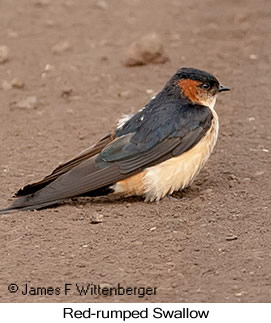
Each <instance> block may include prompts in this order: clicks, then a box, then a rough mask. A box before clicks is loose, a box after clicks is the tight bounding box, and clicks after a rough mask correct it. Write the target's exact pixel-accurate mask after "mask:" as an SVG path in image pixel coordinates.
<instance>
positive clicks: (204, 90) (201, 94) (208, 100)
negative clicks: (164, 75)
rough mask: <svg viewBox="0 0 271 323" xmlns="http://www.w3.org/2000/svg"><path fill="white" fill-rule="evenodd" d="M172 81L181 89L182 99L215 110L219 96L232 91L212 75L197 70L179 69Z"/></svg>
mask: <svg viewBox="0 0 271 323" xmlns="http://www.w3.org/2000/svg"><path fill="white" fill-rule="evenodd" d="M171 81H173V82H174V84H175V86H176V85H177V86H178V87H179V89H180V91H181V96H182V97H185V98H187V99H188V100H189V101H191V102H192V103H195V104H201V105H205V106H208V107H209V108H211V109H213V108H214V105H215V101H216V97H217V94H218V93H219V92H223V91H229V90H230V88H228V87H226V86H223V85H221V84H219V82H218V80H217V79H216V78H215V77H214V76H213V75H212V74H210V73H208V72H205V71H201V70H198V69H195V68H181V69H179V70H178V71H177V73H176V74H175V75H174V76H173V78H172V79H171Z"/></svg>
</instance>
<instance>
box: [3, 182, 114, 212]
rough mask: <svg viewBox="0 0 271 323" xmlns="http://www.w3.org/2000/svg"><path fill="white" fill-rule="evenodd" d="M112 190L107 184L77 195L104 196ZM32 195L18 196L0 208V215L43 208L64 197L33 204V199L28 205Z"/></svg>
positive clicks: (56, 202)
mask: <svg viewBox="0 0 271 323" xmlns="http://www.w3.org/2000/svg"><path fill="white" fill-rule="evenodd" d="M113 192H114V191H113V190H112V189H111V188H110V185H108V186H105V187H102V188H99V189H96V190H93V191H90V192H86V193H83V194H80V195H78V196H77V197H79V196H88V197H97V196H105V195H108V194H110V193H113ZM33 195H34V194H32V195H26V196H22V197H19V198H18V199H17V200H15V201H14V202H13V204H12V205H11V206H10V207H8V208H6V209H2V210H0V215H2V214H10V213H14V212H18V211H31V210H39V209H43V208H45V207H48V206H52V205H55V204H58V203H60V202H63V201H64V199H60V200H53V201H48V202H43V203H39V204H35V200H34V201H33V202H34V203H33V204H32V205H29V201H31V199H32V198H33Z"/></svg>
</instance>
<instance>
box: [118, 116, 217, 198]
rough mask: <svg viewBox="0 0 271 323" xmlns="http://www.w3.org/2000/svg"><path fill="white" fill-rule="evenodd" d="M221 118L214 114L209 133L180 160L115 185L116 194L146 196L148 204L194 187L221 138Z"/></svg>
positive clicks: (158, 166)
mask: <svg viewBox="0 0 271 323" xmlns="http://www.w3.org/2000/svg"><path fill="white" fill-rule="evenodd" d="M218 129H219V123H218V117H217V114H216V112H215V111H213V119H212V124H211V127H210V129H209V130H208V131H207V133H206V134H205V136H204V137H203V138H202V139H201V140H200V141H199V142H198V143H197V144H196V145H195V146H194V147H193V148H191V149H190V150H188V151H186V152H185V153H183V154H181V155H180V156H177V157H173V158H171V159H168V160H166V161H164V162H162V163H160V164H158V165H155V166H152V167H148V168H146V169H145V170H144V171H143V172H141V173H139V174H137V175H133V176H131V177H128V178H127V179H125V180H122V181H119V182H118V183H117V184H115V185H114V189H115V192H116V193H121V194H125V195H144V196H145V198H146V201H158V200H160V199H161V198H163V197H164V196H165V195H167V194H171V193H173V192H174V191H178V190H180V189H183V188H185V187H187V186H188V185H189V184H191V183H192V181H193V180H194V178H195V177H196V175H197V174H198V173H199V171H200V170H201V169H202V167H203V166H204V164H205V163H206V161H207V160H208V158H209V156H210V154H211V153H212V151H213V149H214V146H215V144H216V141H217V136H218Z"/></svg>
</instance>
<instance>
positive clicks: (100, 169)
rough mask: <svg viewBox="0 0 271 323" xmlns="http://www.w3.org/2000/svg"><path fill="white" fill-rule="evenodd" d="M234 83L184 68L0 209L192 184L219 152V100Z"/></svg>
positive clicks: (147, 194) (145, 193)
mask: <svg viewBox="0 0 271 323" xmlns="http://www.w3.org/2000/svg"><path fill="white" fill-rule="evenodd" d="M229 90H230V88H228V87H226V86H224V85H222V84H220V83H219V81H218V80H217V78H216V77H215V76H213V75H212V74H210V73H208V72H206V71H203V70H200V69H196V68H192V67H183V68H180V69H178V70H177V72H176V73H175V74H174V75H173V76H172V77H171V78H170V79H169V80H168V81H167V82H166V84H165V85H164V87H163V88H162V90H161V91H160V92H159V93H158V94H157V95H156V96H154V97H152V98H151V100H150V102H149V103H148V104H146V106H145V107H144V108H142V109H140V110H139V111H138V112H137V113H135V114H130V115H124V116H123V117H122V118H121V119H120V120H119V122H118V124H117V125H116V127H115V129H114V130H113V131H112V132H109V133H108V134H107V135H106V136H104V137H102V139H100V140H99V141H98V142H97V143H96V144H94V145H93V146H91V147H90V148H87V149H86V150H84V151H83V152H81V153H80V154H79V155H77V156H76V157H74V158H73V159H71V160H69V161H68V162H66V163H63V164H60V165H59V166H58V167H57V168H56V169H54V170H53V172H52V173H51V174H49V175H48V176H46V177H44V178H43V179H42V180H40V181H39V182H36V183H32V184H29V185H26V186H25V187H23V188H22V189H20V190H19V191H18V192H17V193H16V194H15V197H16V200H14V202H13V203H12V204H11V205H10V206H9V207H7V208H5V209H2V210H0V214H3V213H9V212H14V211H26V210H35V209H42V208H46V207H49V206H53V205H56V204H59V203H60V202H63V201H65V200H67V199H70V198H73V197H79V196H91V197H97V196H105V195H108V194H115V195H118V196H121V197H122V196H123V197H127V196H141V197H143V198H144V199H145V201H147V202H153V201H159V200H161V199H162V198H164V197H165V196H170V195H171V194H172V193H173V192H175V191H180V190H183V189H184V188H186V187H188V186H189V185H191V183H192V182H193V180H194V179H195V177H196V176H197V174H198V173H199V172H200V170H201V169H202V167H203V166H204V165H205V163H206V161H207V160H208V158H209V156H210V154H211V153H212V151H213V149H214V146H215V144H216V141H217V137H218V130H219V121H218V116H217V113H216V112H215V109H214V106H215V103H216V98H217V95H218V94H219V93H220V92H224V91H229Z"/></svg>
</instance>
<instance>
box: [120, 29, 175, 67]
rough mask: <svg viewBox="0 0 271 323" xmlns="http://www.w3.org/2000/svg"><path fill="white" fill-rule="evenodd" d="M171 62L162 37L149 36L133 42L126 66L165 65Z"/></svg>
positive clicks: (127, 55)
mask: <svg viewBox="0 0 271 323" xmlns="http://www.w3.org/2000/svg"><path fill="white" fill-rule="evenodd" d="M168 60H169V57H168V55H167V54H166V53H165V50H164V47H163V44H162V41H161V40H160V37H159V36H158V35H157V34H155V33H152V34H148V35H146V36H144V37H142V38H141V39H139V40H137V41H135V42H133V43H132V44H131V45H130V47H129V48H128V51H127V54H126V59H125V61H124V64H125V65H126V66H137V65H146V64H150V63H154V64H163V63H165V62H167V61H168Z"/></svg>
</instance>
